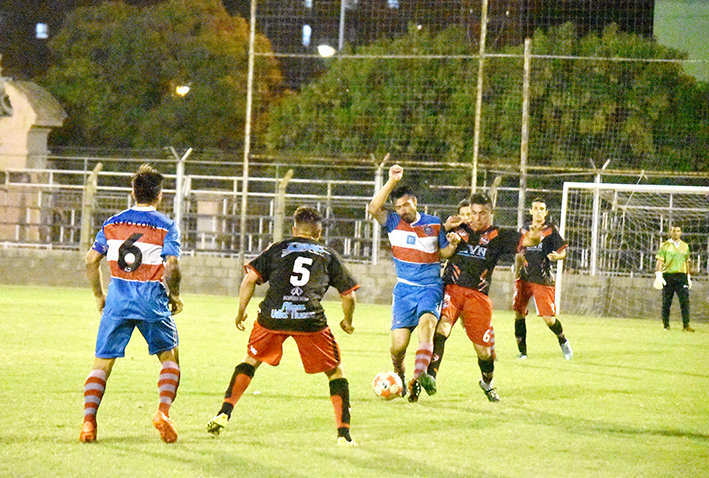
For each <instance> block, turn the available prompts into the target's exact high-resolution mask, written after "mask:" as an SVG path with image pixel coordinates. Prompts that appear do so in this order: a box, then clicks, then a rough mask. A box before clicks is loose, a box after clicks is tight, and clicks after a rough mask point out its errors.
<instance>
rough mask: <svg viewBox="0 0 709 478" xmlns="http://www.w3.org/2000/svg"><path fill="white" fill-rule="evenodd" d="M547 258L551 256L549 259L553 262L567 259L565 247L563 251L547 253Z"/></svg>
mask: <svg viewBox="0 0 709 478" xmlns="http://www.w3.org/2000/svg"><path fill="white" fill-rule="evenodd" d="M547 258H549V260H550V261H553V262H556V261H561V260H564V259H566V249H563V250H561V251H554V252H550V253H549V254H547Z"/></svg>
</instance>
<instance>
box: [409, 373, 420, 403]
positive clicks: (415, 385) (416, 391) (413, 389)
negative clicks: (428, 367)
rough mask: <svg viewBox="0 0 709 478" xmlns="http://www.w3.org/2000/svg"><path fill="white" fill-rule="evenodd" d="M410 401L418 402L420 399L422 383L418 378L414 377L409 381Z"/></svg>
mask: <svg viewBox="0 0 709 478" xmlns="http://www.w3.org/2000/svg"><path fill="white" fill-rule="evenodd" d="M408 388H409V401H410V402H418V401H419V395H421V384H420V383H419V381H418V379H416V378H412V379H411V381H410V382H409V387H408Z"/></svg>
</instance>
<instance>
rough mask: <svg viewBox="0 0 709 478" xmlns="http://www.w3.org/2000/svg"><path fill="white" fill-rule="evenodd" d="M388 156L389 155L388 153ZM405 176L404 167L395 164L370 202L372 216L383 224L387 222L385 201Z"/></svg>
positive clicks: (369, 208) (368, 209) (369, 209)
mask: <svg viewBox="0 0 709 478" xmlns="http://www.w3.org/2000/svg"><path fill="white" fill-rule="evenodd" d="M387 157H388V155H387ZM402 177H404V168H402V167H401V166H399V165H398V164H395V165H393V166H392V167H391V168H389V180H388V181H387V182H386V183H385V184H384V186H382V188H381V189H380V190H379V191H378V192H377V194H375V195H374V198H372V201H371V202H370V203H369V207H368V208H367V211H369V214H371V215H372V217H373V218H374V219H375V220H376V221H377V222H378V223H379V224H381V225H384V224H386V220H387V212H386V209H385V208H384V203H386V200H387V199H388V198H389V195H390V194H391V192H392V191H393V190H394V188H395V187H396V185H397V184H398V183H399V181H401V178H402Z"/></svg>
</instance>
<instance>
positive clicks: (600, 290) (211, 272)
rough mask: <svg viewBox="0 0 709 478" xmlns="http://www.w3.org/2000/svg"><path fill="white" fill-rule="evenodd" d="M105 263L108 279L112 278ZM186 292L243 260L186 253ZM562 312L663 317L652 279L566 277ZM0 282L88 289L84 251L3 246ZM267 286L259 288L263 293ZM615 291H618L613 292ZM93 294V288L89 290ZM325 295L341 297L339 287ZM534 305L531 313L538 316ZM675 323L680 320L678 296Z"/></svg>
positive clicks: (214, 290) (387, 298)
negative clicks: (91, 290) (81, 252)
mask: <svg viewBox="0 0 709 478" xmlns="http://www.w3.org/2000/svg"><path fill="white" fill-rule="evenodd" d="M103 265H104V278H105V279H106V280H107V279H108V277H109V274H108V268H107V267H105V261H104V263H103ZM349 269H350V271H351V272H352V273H353V275H354V276H355V277H356V278H357V279H358V280H359V282H360V284H361V286H362V287H361V288H360V290H359V291H358V294H357V298H358V300H359V301H360V302H363V303H376V304H390V303H391V290H392V288H393V287H394V284H395V282H396V277H395V276H394V265H393V264H392V263H391V262H389V261H384V262H382V263H381V264H378V265H376V266H372V265H367V264H349ZM182 272H183V280H182V292H183V294H215V295H229V296H233V297H236V296H238V292H239V282H238V281H239V273H238V260H237V259H229V258H219V257H209V256H200V257H183V259H182ZM563 280H564V284H563V291H564V293H563V294H562V301H561V305H560V307H561V314H562V315H563V314H578V315H602V316H610V317H638V318H649V319H653V320H659V317H660V292H659V291H656V290H654V289H652V278H648V277H590V276H581V275H565V276H564V278H563ZM0 284H8V285H43V286H56V287H84V288H87V289H88V284H87V281H86V274H85V272H84V254H80V253H78V252H73V251H60V250H40V249H21V248H20V249H18V248H7V249H2V248H0ZM264 291H265V288H264V287H260V288H259V289H258V290H257V295H263V293H264ZM614 291H615V292H614ZM513 292H514V284H513V280H512V273H511V271H510V269H509V267H499V266H498V268H497V270H496V271H495V275H494V276H493V284H492V294H491V298H492V301H493V304H494V306H495V309H496V310H510V309H511V304H512V295H513ZM87 293H88V291H87ZM326 299H330V300H338V295H337V293H336V291H334V290H333V289H332V288H331V289H330V290H329V291H328V295H327V296H326ZM534 313H535V311H534V305H533V304H532V303H530V314H534ZM691 316H692V319H691V320H692V321H698V322H706V321H709V287H708V284H707V282H706V281H700V280H697V279H695V280H694V285H693V287H692V291H691ZM671 317H672V321H673V322H674V321H676V320H678V318H679V305H678V302H677V300H676V299H675V303H674V304H673V308H672V316H671Z"/></svg>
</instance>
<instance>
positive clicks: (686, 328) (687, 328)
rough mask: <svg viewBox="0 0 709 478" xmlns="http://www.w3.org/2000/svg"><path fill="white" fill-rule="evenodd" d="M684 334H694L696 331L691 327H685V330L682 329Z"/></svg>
mask: <svg viewBox="0 0 709 478" xmlns="http://www.w3.org/2000/svg"><path fill="white" fill-rule="evenodd" d="M682 332H694V329H693V328H692V327H690V326H689V325H685V326H684V328H682Z"/></svg>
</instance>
